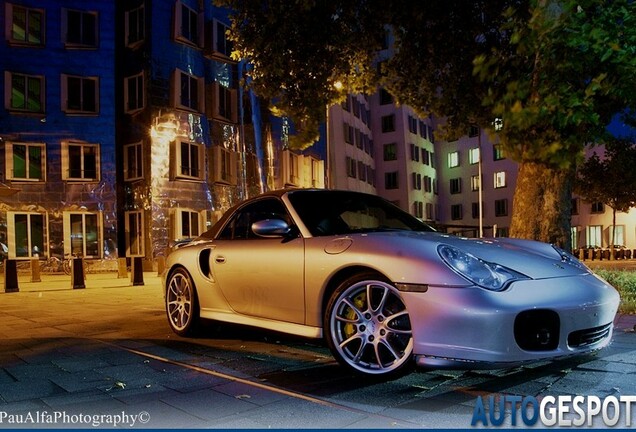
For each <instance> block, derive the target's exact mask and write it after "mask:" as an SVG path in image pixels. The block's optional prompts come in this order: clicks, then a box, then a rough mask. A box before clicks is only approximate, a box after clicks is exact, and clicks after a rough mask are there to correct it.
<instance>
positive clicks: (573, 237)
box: [570, 226, 579, 250]
mask: <svg viewBox="0 0 636 432" xmlns="http://www.w3.org/2000/svg"><path fill="white" fill-rule="evenodd" d="M570 241H571V242H572V249H573V250H575V249H578V248H579V227H576V226H573V227H570Z"/></svg>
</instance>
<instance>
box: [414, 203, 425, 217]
mask: <svg viewBox="0 0 636 432" xmlns="http://www.w3.org/2000/svg"><path fill="white" fill-rule="evenodd" d="M413 216H415V217H416V218H420V219H422V218H423V217H424V203H423V202H422V201H414V202H413Z"/></svg>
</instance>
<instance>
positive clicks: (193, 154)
mask: <svg viewBox="0 0 636 432" xmlns="http://www.w3.org/2000/svg"><path fill="white" fill-rule="evenodd" d="M175 153H176V154H175V159H176V173H175V174H176V175H175V177H176V178H180V179H188V180H203V145H202V144H198V143H194V142H190V141H180V140H177V141H176V143H175Z"/></svg>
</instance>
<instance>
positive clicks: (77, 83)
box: [62, 75, 99, 114]
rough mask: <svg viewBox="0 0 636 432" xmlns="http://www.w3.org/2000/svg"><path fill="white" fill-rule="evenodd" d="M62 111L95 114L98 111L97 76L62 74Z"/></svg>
mask: <svg viewBox="0 0 636 432" xmlns="http://www.w3.org/2000/svg"><path fill="white" fill-rule="evenodd" d="M62 111H64V112H66V113H69V114H96V113H97V112H98V111H99V78H98V77H80V76H71V75H62Z"/></svg>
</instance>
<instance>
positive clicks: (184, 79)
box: [173, 69, 204, 112]
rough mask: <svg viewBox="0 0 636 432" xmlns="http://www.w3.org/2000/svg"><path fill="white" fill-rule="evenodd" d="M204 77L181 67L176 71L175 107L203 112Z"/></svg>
mask: <svg viewBox="0 0 636 432" xmlns="http://www.w3.org/2000/svg"><path fill="white" fill-rule="evenodd" d="M203 89H204V81H203V78H200V77H197V76H195V75H190V74H188V73H185V72H183V71H181V70H179V69H176V70H175V71H174V93H173V97H174V107H175V108H181V109H186V110H190V111H198V112H203V107H204V105H203V99H204V98H203V93H204V91H203Z"/></svg>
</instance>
